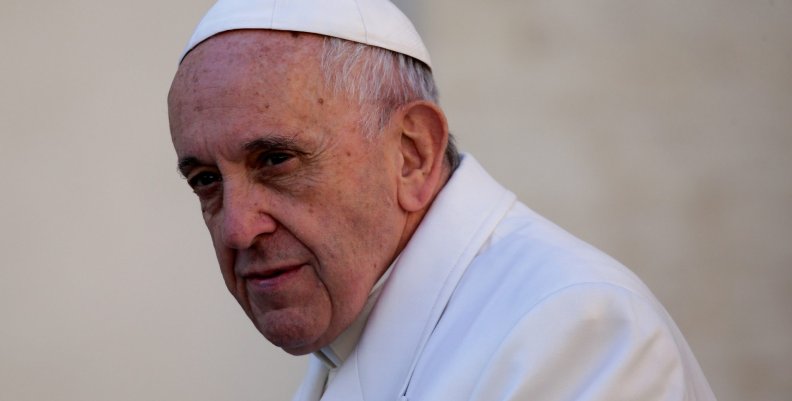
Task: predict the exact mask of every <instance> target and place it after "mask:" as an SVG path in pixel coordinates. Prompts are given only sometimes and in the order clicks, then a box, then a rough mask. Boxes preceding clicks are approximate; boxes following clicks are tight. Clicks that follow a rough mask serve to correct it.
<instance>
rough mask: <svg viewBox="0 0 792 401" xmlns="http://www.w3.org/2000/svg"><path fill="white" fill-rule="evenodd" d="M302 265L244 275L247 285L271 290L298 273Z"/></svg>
mask: <svg viewBox="0 0 792 401" xmlns="http://www.w3.org/2000/svg"><path fill="white" fill-rule="evenodd" d="M303 266H304V265H295V266H287V267H282V268H276V269H271V270H267V271H262V272H255V273H250V274H246V275H245V276H244V278H245V280H246V281H247V282H248V284H250V285H252V286H254V287H257V288H260V289H271V288H273V287H275V286H278V285H280V284H282V283H283V282H285V281H286V280H288V279H289V278H291V277H293V276H295V275H296V273H298V272H299V271H300V270H301V269H302V268H303Z"/></svg>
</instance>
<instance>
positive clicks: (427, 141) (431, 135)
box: [397, 101, 448, 212]
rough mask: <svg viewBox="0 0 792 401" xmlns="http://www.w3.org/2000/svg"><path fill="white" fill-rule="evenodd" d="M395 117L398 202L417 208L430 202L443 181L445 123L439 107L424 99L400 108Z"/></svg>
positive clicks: (419, 208)
mask: <svg viewBox="0 0 792 401" xmlns="http://www.w3.org/2000/svg"><path fill="white" fill-rule="evenodd" d="M397 118H398V121H397V123H398V124H399V127H400V129H401V147H400V151H401V159H402V166H401V174H400V175H399V186H398V199H399V204H400V205H401V207H402V209H404V210H406V211H408V212H417V211H420V210H422V209H424V208H425V207H427V206H428V205H429V203H431V201H432V199H433V198H434V196H435V194H436V193H437V191H439V190H440V187H441V186H442V185H443V182H442V181H443V178H444V176H445V167H444V166H445V163H444V157H445V148H446V145H447V144H448V123H447V121H446V118H445V114H443V111H442V110H441V109H440V107H438V106H437V105H436V104H434V103H430V102H425V101H417V102H412V103H410V104H408V105H406V106H405V107H403V108H401V109H400V110H399V111H398V112H397Z"/></svg>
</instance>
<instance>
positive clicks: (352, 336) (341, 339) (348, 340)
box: [314, 256, 399, 371]
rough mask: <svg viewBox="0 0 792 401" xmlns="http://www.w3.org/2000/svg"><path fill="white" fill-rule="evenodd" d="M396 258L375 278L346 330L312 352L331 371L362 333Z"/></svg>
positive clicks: (349, 352)
mask: <svg viewBox="0 0 792 401" xmlns="http://www.w3.org/2000/svg"><path fill="white" fill-rule="evenodd" d="M398 259H399V258H398V256H397V257H396V259H395V260H394V261H393V263H391V265H390V266H389V267H388V269H387V270H385V273H383V274H382V276H381V277H380V278H379V280H377V282H376V283H375V284H374V287H372V288H371V292H370V293H369V296H368V300H367V301H366V304H365V305H364V306H363V310H361V311H360V314H359V315H358V317H357V318H355V321H354V322H352V324H350V325H349V327H347V328H346V330H344V331H343V332H342V333H341V334H340V335H339V336H338V337H337V338H336V339H335V340H333V342H332V343H330V344H328V345H325V346H324V347H322V348H320V349H319V350H317V351H315V352H314V356H316V357H317V358H319V360H320V361H322V362H323V363H324V364H325V365H327V367H328V368H329V369H330V370H331V371H332V370H333V369H336V368H338V367H339V366H341V365H342V364H343V363H344V361H345V360H346V359H347V357H348V356H349V354H351V353H352V350H354V349H355V346H356V345H357V343H358V340H359V339H360V336H361V334H363V328H365V327H366V321H367V320H368V317H369V314H371V309H373V308H374V304H376V303H377V299H379V296H380V293H381V292H382V286H383V284H384V283H385V281H387V280H388V277H389V276H390V274H391V271H392V270H393V266H394V265H395V264H396V261H397V260H398Z"/></svg>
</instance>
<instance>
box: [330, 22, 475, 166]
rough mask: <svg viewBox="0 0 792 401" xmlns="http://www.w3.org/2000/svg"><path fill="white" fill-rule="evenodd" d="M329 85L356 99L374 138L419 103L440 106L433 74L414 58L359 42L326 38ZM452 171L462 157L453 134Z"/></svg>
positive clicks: (450, 149)
mask: <svg viewBox="0 0 792 401" xmlns="http://www.w3.org/2000/svg"><path fill="white" fill-rule="evenodd" d="M321 65H322V73H323V74H324V78H325V82H326V84H327V85H328V87H329V88H330V90H332V91H333V92H334V93H338V94H341V93H343V94H344V95H346V96H348V97H349V98H350V99H356V100H357V102H358V104H360V106H361V108H364V109H373V110H368V111H370V112H364V113H363V117H362V119H361V121H360V125H361V127H362V129H363V132H364V133H365V134H366V135H367V136H368V137H370V138H372V137H374V136H376V135H377V133H379V132H380V131H381V130H382V129H383V128H385V126H386V125H387V124H388V121H389V120H390V117H391V115H392V114H393V112H394V111H395V110H396V109H397V108H399V107H400V106H402V105H405V104H407V103H409V102H412V101H416V100H426V101H430V102H433V103H436V104H437V103H439V96H438V92H437V86H436V85H435V82H434V77H433V76H432V71H431V70H430V69H429V67H428V66H427V65H426V64H424V63H423V62H421V61H419V60H417V59H414V58H412V57H410V56H407V55H404V54H401V53H396V52H393V51H390V50H386V49H382V48H379V47H374V46H368V45H364V44H361V43H357V42H351V41H348V40H343V39H338V38H334V37H326V38H325V40H324V45H323V48H322V55H321ZM445 158H446V162H447V163H448V164H449V165H450V167H451V171H453V170H454V169H456V167H457V166H458V165H459V161H460V157H459V152H458V151H457V148H456V145H455V144H454V138H453V137H452V136H451V135H450V134H449V137H448V146H447V147H446V150H445Z"/></svg>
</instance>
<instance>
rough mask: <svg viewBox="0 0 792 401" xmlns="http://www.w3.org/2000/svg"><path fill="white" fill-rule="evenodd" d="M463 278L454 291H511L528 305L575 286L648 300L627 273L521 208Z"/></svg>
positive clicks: (508, 217)
mask: <svg viewBox="0 0 792 401" xmlns="http://www.w3.org/2000/svg"><path fill="white" fill-rule="evenodd" d="M465 276H466V277H465V278H464V279H463V282H461V283H460V285H465V283H464V281H468V282H472V283H477V284H478V285H481V284H482V283H487V285H489V286H490V288H489V290H490V291H491V293H494V292H503V291H513V292H516V293H519V294H520V295H521V296H520V297H519V298H520V299H521V300H522V301H523V302H528V303H530V302H537V301H539V300H541V299H542V298H544V297H547V296H549V295H551V294H553V293H555V292H558V291H560V290H563V289H564V288H568V287H574V286H579V285H583V286H586V285H601V286H606V287H612V288H614V289H616V288H621V289H622V290H626V291H629V292H632V293H634V294H635V295H636V296H638V297H646V298H649V299H654V297H653V296H652V295H651V292H650V291H649V290H648V288H647V287H646V286H645V285H644V284H643V283H642V282H641V280H640V279H639V278H638V277H637V276H636V275H635V274H634V273H633V272H632V271H630V270H629V269H628V268H627V267H625V266H624V265H622V264H621V263H619V262H618V261H617V260H615V259H613V258H612V257H610V256H609V255H607V254H605V253H604V252H602V251H600V250H598V249H597V248H595V247H593V246H591V245H589V244H588V243H586V242H584V241H582V240H580V239H578V238H576V237H575V236H573V235H571V234H569V233H568V232H566V231H565V230H563V229H562V228H560V227H558V226H557V225H555V224H553V223H552V222H550V221H548V220H547V219H545V218H543V217H541V216H540V215H538V214H537V213H535V212H533V211H532V210H530V209H529V208H527V207H526V206H525V205H523V204H521V203H516V204H515V205H514V206H513V207H512V208H511V210H510V211H509V212H508V213H507V215H506V216H505V217H504V218H503V219H502V220H501V222H500V223H499V224H498V226H497V227H496V228H495V230H494V231H493V233H492V236H491V237H490V240H489V242H488V244H487V245H486V246H485V247H483V248H482V250H481V251H480V252H479V254H478V255H477V256H476V258H475V259H474V260H473V262H472V263H471V265H470V266H469V267H468V271H467V272H466V274H465ZM483 276H488V277H492V279H490V280H483Z"/></svg>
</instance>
